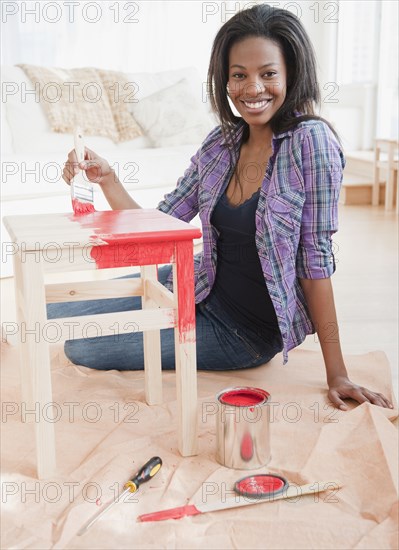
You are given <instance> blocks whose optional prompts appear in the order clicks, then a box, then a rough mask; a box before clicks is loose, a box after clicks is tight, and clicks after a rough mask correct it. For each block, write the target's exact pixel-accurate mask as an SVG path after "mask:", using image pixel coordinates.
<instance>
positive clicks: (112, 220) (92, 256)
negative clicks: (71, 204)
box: [4, 209, 201, 478]
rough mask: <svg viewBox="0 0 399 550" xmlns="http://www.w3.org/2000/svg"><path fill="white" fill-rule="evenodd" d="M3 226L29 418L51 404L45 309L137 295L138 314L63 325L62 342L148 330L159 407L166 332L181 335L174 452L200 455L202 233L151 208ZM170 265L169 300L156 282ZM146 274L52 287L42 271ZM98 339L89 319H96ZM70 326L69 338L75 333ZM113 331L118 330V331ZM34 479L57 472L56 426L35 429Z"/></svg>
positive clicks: (152, 391)
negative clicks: (196, 244) (196, 254)
mask: <svg viewBox="0 0 399 550" xmlns="http://www.w3.org/2000/svg"><path fill="white" fill-rule="evenodd" d="M4 224H5V226H6V228H7V230H8V232H9V234H10V236H11V238H12V240H13V242H14V245H13V246H14V274H15V293H16V307H17V317H18V323H19V325H20V328H21V334H22V328H24V331H23V332H24V334H25V335H26V336H25V337H24V338H21V341H20V344H19V347H20V363H21V384H22V400H23V401H24V402H25V403H26V408H27V410H32V409H34V406H35V404H36V403H39V407H40V410H42V408H43V407H44V406H47V404H48V403H51V402H52V387H51V373H50V355H49V342H48V339H47V338H46V337H45V332H46V328H47V326H48V323H49V321H48V319H47V314H46V304H48V303H54V302H71V301H79V300H91V299H101V298H111V297H112V298H115V297H124V296H141V297H142V309H141V310H137V311H126V312H118V313H105V314H99V315H93V316H79V317H71V318H61V319H57V322H58V325H59V330H60V335H61V339H62V340H71V339H77V338H83V337H87V338H90V337H92V336H97V335H98V332H97V331H98V326H100V327H101V335H102V336H106V335H110V334H115V326H117V327H118V333H120V334H123V333H127V332H131V327H132V323H135V325H134V326H135V328H136V330H138V331H142V332H143V337H144V357H145V395H146V401H147V403H148V404H151V405H152V404H159V403H161V402H162V371H161V347H160V332H159V331H160V329H164V328H172V327H173V328H174V329H175V352H176V390H177V402H178V447H179V451H180V453H181V454H182V455H183V456H190V455H194V454H196V452H197V447H196V446H197V378H196V345H195V300H194V271H193V267H194V264H193V239H195V238H198V237H200V236H201V231H200V230H199V229H198V228H196V227H194V226H192V225H189V224H187V223H185V222H183V221H181V220H178V219H176V218H173V217H172V216H169V215H167V214H164V213H163V212H160V211H158V210H155V209H137V210H136V209H135V210H111V211H105V212H94V213H90V214H86V215H81V216H75V215H73V214H48V215H32V216H9V217H6V218H4ZM166 263H171V264H173V293H172V292H170V291H169V290H167V289H166V288H165V287H164V286H163V285H162V284H161V283H159V282H158V280H157V264H166ZM127 266H140V271H141V277H140V278H133V279H113V280H105V281H98V280H97V281H82V282H72V283H71V282H69V283H65V282H61V283H57V284H46V282H45V274H46V273H65V272H70V271H86V270H97V269H107V268H120V267H127ZM94 320H95V323H93V325H94V324H95V327H97V328H95V329H94V332H93V334H92V333H91V332H90V321H94ZM71 323H74V331H73V335H72V338H71V331H70V326H71ZM115 323H117V325H115ZM35 431H36V452H37V470H38V477H39V478H44V477H49V476H51V475H53V474H54V473H55V470H56V458H55V456H56V455H55V442H54V423H52V422H48V421H45V420H44V419H43V418H42V415H41V414H40V417H39V421H38V422H35Z"/></svg>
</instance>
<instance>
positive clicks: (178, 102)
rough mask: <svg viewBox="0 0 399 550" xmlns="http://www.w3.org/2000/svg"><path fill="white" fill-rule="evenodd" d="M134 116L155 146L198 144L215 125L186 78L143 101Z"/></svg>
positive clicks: (136, 105) (136, 106) (134, 111)
mask: <svg viewBox="0 0 399 550" xmlns="http://www.w3.org/2000/svg"><path fill="white" fill-rule="evenodd" d="M133 113H134V118H135V119H136V120H137V122H138V123H139V124H140V126H141V127H142V128H143V130H144V132H145V133H146V135H147V136H149V138H150V139H151V141H152V142H153V144H154V146H155V147H170V146H174V145H186V144H198V143H200V142H202V141H203V140H204V139H205V137H206V135H207V134H208V133H209V131H210V130H211V129H212V127H213V126H214V123H213V120H212V119H211V117H210V115H209V113H208V112H207V111H206V109H205V108H204V106H203V105H202V104H201V103H199V102H198V98H196V97H195V95H194V94H193V91H192V88H191V86H190V83H189V82H188V81H187V79H185V78H184V79H182V80H180V81H179V82H178V83H177V84H174V85H173V86H169V87H167V88H164V89H163V90H160V91H158V92H156V93H154V94H152V95H149V96H147V97H145V98H144V99H141V100H140V101H139V102H138V103H136V104H135V105H134V109H133Z"/></svg>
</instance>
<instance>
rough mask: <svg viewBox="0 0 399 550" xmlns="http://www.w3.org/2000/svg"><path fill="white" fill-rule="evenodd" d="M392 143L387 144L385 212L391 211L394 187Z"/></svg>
mask: <svg viewBox="0 0 399 550" xmlns="http://www.w3.org/2000/svg"><path fill="white" fill-rule="evenodd" d="M393 165H394V143H390V144H389V150H388V167H387V182H386V185H385V210H392V209H393V195H394V186H395V170H394V167H393Z"/></svg>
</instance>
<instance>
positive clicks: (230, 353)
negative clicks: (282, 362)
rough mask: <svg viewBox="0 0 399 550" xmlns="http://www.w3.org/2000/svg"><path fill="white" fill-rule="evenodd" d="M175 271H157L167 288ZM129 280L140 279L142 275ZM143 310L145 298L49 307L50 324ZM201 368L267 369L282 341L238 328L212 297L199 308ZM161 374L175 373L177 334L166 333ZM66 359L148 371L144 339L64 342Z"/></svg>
mask: <svg viewBox="0 0 399 550" xmlns="http://www.w3.org/2000/svg"><path fill="white" fill-rule="evenodd" d="M171 268H172V267H171V266H170V265H167V266H163V267H160V268H159V269H158V280H159V282H160V283H162V284H164V283H165V281H166V279H167V277H168V275H169V273H170V271H171ZM127 277H139V274H134V275H128V276H127ZM134 309H141V298H140V296H132V297H128V298H110V299H102V300H86V301H82V302H64V303H57V304H48V305H47V316H48V318H49V319H57V318H59V317H76V316H79V315H94V314H99V313H110V312H118V311H129V310H134ZM195 313H196V315H195V317H196V336H197V340H196V348H197V368H198V369H199V370H230V369H240V368H246V367H256V366H258V365H262V364H264V363H267V362H268V361H270V359H272V358H273V357H274V356H275V355H276V353H278V352H279V351H281V350H282V340H281V338H280V336H279V337H277V338H275V339H274V341H272V342H265V341H264V339H260V338H259V337H258V336H257V335H256V334H254V333H252V332H251V331H249V330H248V329H246V328H245V327H242V326H238V325H237V323H235V322H234V321H233V320H232V319H231V318H230V317H228V316H227V315H226V314H225V313H224V311H223V310H222V308H221V307H220V305H219V303H218V301H217V298H216V297H215V296H212V293H211V295H210V296H208V298H206V299H205V300H204V301H203V302H201V303H200V304H197V305H196V307H195ZM161 352H162V368H163V369H164V370H171V369H174V368H175V343H174V329H172V328H170V329H163V330H161ZM65 354H66V356H67V357H68V358H69V359H70V361H72V363H75V364H76V365H83V366H85V367H90V368H93V369H99V370H110V369H116V370H142V369H143V368H144V355H143V334H142V333H141V332H132V333H128V334H119V335H110V336H99V337H95V338H83V339H79V340H67V341H66V342H65Z"/></svg>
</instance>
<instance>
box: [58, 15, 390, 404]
mask: <svg viewBox="0 0 399 550" xmlns="http://www.w3.org/2000/svg"><path fill="white" fill-rule="evenodd" d="M208 83H209V92H210V97H211V102H212V106H213V108H214V110H215V112H216V113H217V115H218V116H219V119H220V122H221V126H218V127H217V128H215V129H214V130H213V131H212V132H211V133H210V134H209V135H208V136H207V138H206V139H205V140H204V142H203V144H202V146H201V147H200V149H199V150H198V152H197V153H196V154H195V155H194V156H193V157H192V159H191V165H190V167H189V168H188V169H187V170H186V172H185V174H184V176H183V177H182V178H180V179H179V181H178V183H177V187H176V189H175V190H174V191H172V192H171V193H169V194H167V195H166V196H165V197H164V200H163V201H162V202H161V203H160V204H159V205H158V209H159V210H161V211H163V212H165V213H168V214H170V215H172V216H175V217H177V218H180V219H182V220H185V221H190V220H191V219H192V218H193V217H194V216H195V215H196V214H197V213H199V214H200V217H201V221H202V226H203V237H204V238H203V253H201V254H200V255H199V256H197V257H196V258H195V293H196V328H197V364H198V368H199V369H203V370H206V369H208V370H216V369H220V370H226V369H234V368H244V367H254V366H257V365H261V364H264V363H266V362H268V361H269V360H270V359H271V358H272V357H274V355H275V354H276V353H278V352H280V351H283V355H284V363H285V362H286V361H287V360H288V351H289V350H290V349H292V348H293V347H295V346H297V345H299V344H300V343H301V342H302V341H303V340H304V339H305V337H306V335H307V334H312V333H314V332H315V329H316V331H317V333H318V337H319V341H320V344H321V348H322V352H323V357H324V362H325V367H326V374H327V382H328V386H329V393H328V395H329V399H330V400H331V402H332V403H333V404H334V406H336V407H338V408H341V409H343V410H345V409H347V406H346V405H345V403H344V401H343V399H345V398H352V399H355V400H356V401H358V402H359V403H362V402H364V401H368V402H370V403H374V404H376V405H380V406H382V407H392V405H391V403H390V402H389V401H388V400H387V399H386V398H385V397H384V396H383V395H381V394H379V393H376V392H373V391H370V390H368V389H367V388H364V387H361V386H358V385H356V384H354V383H353V382H351V381H350V380H349V378H348V375H347V371H346V368H345V364H344V359H343V357H342V352H341V348H340V343H339V336H338V325H337V318H336V313H335V307H334V299H333V292H332V286H331V280H330V277H331V275H332V274H333V272H334V271H335V262H334V255H333V251H332V241H331V235H332V234H333V233H334V232H335V231H336V230H337V203H338V195H339V190H340V185H341V180H342V169H343V167H344V164H345V161H344V157H343V154H342V151H341V148H340V145H339V141H338V138H337V136H336V134H335V132H334V131H333V130H332V129H331V127H330V126H329V124H328V123H327V122H326V121H324V120H323V119H321V118H320V117H317V116H316V115H314V105H315V104H318V103H319V99H320V96H319V88H318V84H317V78H316V63H315V56H314V52H313V48H312V45H311V43H310V40H309V38H308V36H307V34H306V32H305V30H304V28H303V27H302V24H301V23H300V21H299V19H298V18H297V17H296V16H294V15H293V14H291V13H290V12H288V11H286V10H281V9H276V8H271V7H270V6H267V5H265V4H262V5H258V6H255V7H253V8H251V9H248V10H244V11H242V12H239V13H238V14H236V15H235V16H234V17H233V18H231V19H230V20H229V21H228V22H227V23H225V24H224V25H223V26H222V27H221V29H220V30H219V32H218V34H217V36H216V38H215V41H214V44H213V50H212V54H211V60H210V66H209V73H208ZM228 96H229V98H230V100H231V102H232V103H233V105H234V107H235V108H236V110H237V111H238V112H239V114H240V115H241V116H240V117H237V116H235V115H234V114H233V111H232V110H231V106H230V105H229V101H228ZM79 168H81V169H83V170H85V171H86V174H87V176H88V178H89V179H90V180H91V181H93V182H94V181H95V182H97V183H98V184H99V185H100V186H101V188H102V190H103V192H104V194H105V196H106V198H107V200H108V202H109V204H110V206H111V207H112V208H113V209H129V208H140V206H139V205H138V204H137V203H136V202H135V201H134V200H133V199H132V198H131V197H130V195H129V194H128V193H127V192H126V190H125V189H124V188H123V186H122V184H121V183H120V182H119V181H118V179H117V178H116V177H115V174H114V173H113V171H112V170H111V168H110V166H109V164H108V163H107V161H106V160H105V159H102V158H100V157H99V156H98V155H96V154H95V153H94V152H93V151H90V150H89V149H87V150H86V161H85V162H84V163H81V164H80V165H79ZM77 171H78V168H77V166H76V156H75V153H74V151H72V152H71V153H69V156H68V161H67V163H66V165H65V169H64V174H63V177H64V179H65V181H66V182H67V183H69V182H70V180H71V178H72V177H73V175H74V174H75V173H77ZM159 280H160V281H161V282H162V283H163V284H165V285H166V286H167V287H169V288H171V286H170V285H171V266H165V267H162V268H160V269H159ZM139 307H140V298H127V299H125V298H120V299H110V300H96V301H88V302H83V303H82V302H80V303H76V304H66V305H65V304H62V305H61V304H60V305H57V304H55V305H54V304H53V305H50V306H48V308H49V316H50V317H52V318H55V317H57V316H73V315H84V314H92V313H104V312H109V311H126V310H129V309H134V308H139ZM65 352H66V354H67V356H68V357H69V358H70V359H71V360H72V361H73V362H74V363H77V364H81V365H86V366H88V367H92V368H97V369H119V370H123V369H140V368H143V350H142V339H141V334H131V335H129V339H128V341H126V339H125V338H123V337H119V338H117V337H115V336H107V337H99V338H89V339H84V340H75V341H69V342H66V345H65ZM162 365H163V368H165V369H171V368H174V339H173V330H172V329H168V330H164V331H162Z"/></svg>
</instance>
